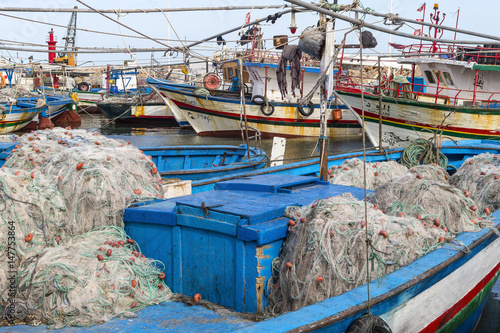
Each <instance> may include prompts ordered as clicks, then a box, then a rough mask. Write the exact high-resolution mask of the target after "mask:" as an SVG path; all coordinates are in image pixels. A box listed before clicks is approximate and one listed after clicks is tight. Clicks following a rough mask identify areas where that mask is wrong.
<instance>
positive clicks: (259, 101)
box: [251, 95, 266, 105]
mask: <svg viewBox="0 0 500 333" xmlns="http://www.w3.org/2000/svg"><path fill="white" fill-rule="evenodd" d="M251 102H252V103H254V104H256V105H264V104H266V98H265V97H264V96H262V95H255V96H252V99H251Z"/></svg>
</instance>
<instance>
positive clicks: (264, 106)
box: [260, 101, 274, 117]
mask: <svg viewBox="0 0 500 333" xmlns="http://www.w3.org/2000/svg"><path fill="white" fill-rule="evenodd" d="M267 106H270V107H271V111H270V112H269V111H267V112H266V111H264V110H266V108H267ZM260 112H262V114H263V115H265V116H268V117H269V116H270V115H272V114H273V113H274V105H272V104H271V103H270V102H268V101H266V102H265V103H264V104H262V105H261V106H260Z"/></svg>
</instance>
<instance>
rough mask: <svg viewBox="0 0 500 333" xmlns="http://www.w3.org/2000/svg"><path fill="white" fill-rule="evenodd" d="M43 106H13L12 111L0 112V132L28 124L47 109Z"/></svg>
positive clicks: (17, 128)
mask: <svg viewBox="0 0 500 333" xmlns="http://www.w3.org/2000/svg"><path fill="white" fill-rule="evenodd" d="M46 110H47V106H43V107H38V108H37V107H32V108H30V107H13V108H12V110H11V111H7V112H5V113H1V114H0V134H7V133H11V132H15V131H18V130H20V129H22V128H23V127H25V126H27V125H28V124H29V123H30V122H31V120H32V119H33V118H34V117H36V116H38V115H39V114H40V113H41V112H43V111H46Z"/></svg>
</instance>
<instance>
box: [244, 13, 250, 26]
mask: <svg viewBox="0 0 500 333" xmlns="http://www.w3.org/2000/svg"><path fill="white" fill-rule="evenodd" d="M248 23H250V12H248V13H247V16H245V24H248Z"/></svg>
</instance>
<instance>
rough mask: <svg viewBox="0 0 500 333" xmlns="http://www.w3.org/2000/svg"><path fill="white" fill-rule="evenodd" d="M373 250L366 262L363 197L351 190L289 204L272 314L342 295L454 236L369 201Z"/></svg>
mask: <svg viewBox="0 0 500 333" xmlns="http://www.w3.org/2000/svg"><path fill="white" fill-rule="evenodd" d="M367 205H368V209H367V214H368V235H369V238H370V244H371V250H370V256H369V259H368V262H367V259H366V258H367V256H366V236H365V229H364V228H365V224H366V222H365V214H364V208H365V203H364V201H360V200H357V199H356V198H354V197H353V196H352V195H351V194H350V193H345V194H342V195H340V196H336V197H332V198H329V199H326V200H318V201H316V202H314V203H312V204H311V205H309V206H305V207H302V208H293V207H289V208H288V209H287V215H288V216H289V217H290V218H291V219H292V221H293V223H292V224H295V225H294V226H291V227H290V228H289V232H288V236H287V238H286V241H285V242H284V244H283V247H282V250H281V255H280V257H279V258H277V259H275V260H274V261H273V278H271V279H269V285H268V294H269V296H268V307H267V310H266V311H267V313H268V314H271V315H276V314H280V313H283V312H286V311H294V310H297V309H299V308H301V307H304V306H307V305H310V304H314V303H317V302H320V301H322V300H325V299H327V298H330V297H333V296H335V295H340V294H342V293H344V292H346V291H349V290H351V289H353V288H355V287H357V286H360V285H363V284H365V283H366V282H367V281H368V278H367V274H366V273H367V272H366V269H367V264H368V267H369V270H370V280H373V279H376V278H379V277H382V276H384V275H386V274H389V273H391V272H393V271H394V270H396V269H398V268H400V267H403V266H406V265H408V264H409V263H411V262H412V261H414V260H415V259H417V258H418V257H420V256H422V255H424V254H426V253H427V252H429V251H431V250H433V249H434V248H435V247H436V246H437V245H438V244H439V243H440V242H443V241H445V240H449V239H450V237H449V236H448V235H447V233H446V232H445V231H444V230H442V229H440V228H430V227H425V226H424V225H423V223H421V222H420V221H419V220H417V219H416V218H413V217H410V216H402V217H397V216H389V215H386V214H384V213H383V212H381V211H380V210H378V209H375V208H374V206H373V205H372V204H367Z"/></svg>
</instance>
